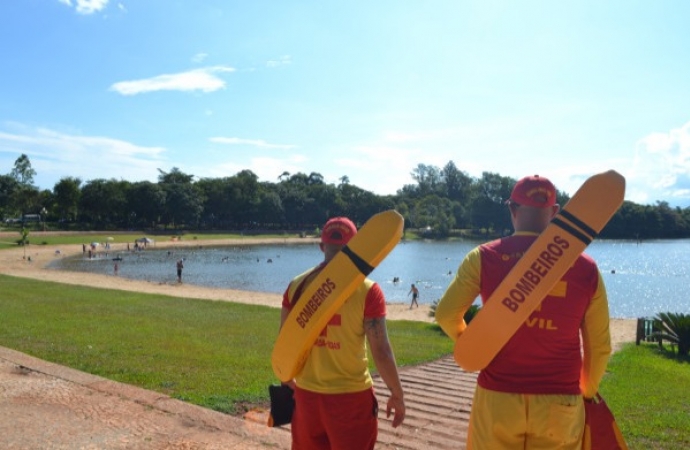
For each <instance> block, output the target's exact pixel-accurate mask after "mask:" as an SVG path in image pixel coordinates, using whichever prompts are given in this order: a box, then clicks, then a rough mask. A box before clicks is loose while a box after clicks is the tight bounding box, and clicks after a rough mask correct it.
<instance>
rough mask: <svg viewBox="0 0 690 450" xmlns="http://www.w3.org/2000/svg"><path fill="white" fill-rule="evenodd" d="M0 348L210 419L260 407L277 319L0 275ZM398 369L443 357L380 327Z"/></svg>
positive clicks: (418, 339) (431, 332)
mask: <svg viewBox="0 0 690 450" xmlns="http://www.w3.org/2000/svg"><path fill="white" fill-rule="evenodd" d="M0 286H2V289H1V290H0V317H2V327H0V345H2V346H5V347H9V348H12V349H15V350H18V351H21V352H24V353H28V354H30V355H33V356H36V357H39V358H42V359H45V360H48V361H52V362H55V363H59V364H62V365H66V366H69V367H72V368H75V369H78V370H82V371H85V372H89V373H92V374H95V375H99V376H102V377H105V378H109V379H112V380H116V381H120V382H123V383H128V384H133V385H136V386H140V387H143V388H146V389H151V390H154V391H158V392H162V393H165V394H167V395H170V396H172V397H175V398H178V399H181V400H185V401H188V402H190V403H195V404H198V405H202V406H205V407H208V408H211V409H215V410H218V411H223V412H228V413H238V412H241V411H237V410H236V405H242V404H244V403H264V402H266V401H267V398H268V395H267V394H268V393H267V386H268V385H269V384H271V383H276V382H277V379H276V378H275V376H274V374H273V370H272V369H271V364H270V355H271V352H272V350H273V344H274V342H275V339H276V337H277V334H278V324H279V321H280V311H279V310H278V309H276V308H269V307H265V306H254V305H244V304H239V303H229V302H220V301H219V302H215V301H208V300H191V299H183V298H176V297H169V296H163V295H151V294H139V293H133V292H123V291H117V290H105V289H96V288H88V287H80V286H67V285H62V284H58V283H51V282H42V281H36V280H27V279H23V278H16V277H9V276H4V275H0ZM389 334H390V338H391V342H392V344H393V347H394V350H395V352H396V356H397V359H398V362H399V363H400V364H418V363H420V362H426V361H431V360H434V359H437V358H439V357H441V356H442V355H447V354H448V353H450V352H451V351H452V342H451V341H450V340H449V339H447V338H445V337H444V336H442V335H441V334H440V333H439V331H438V329H437V328H436V327H434V326H433V325H431V324H426V323H420V322H409V321H399V322H398V321H389Z"/></svg>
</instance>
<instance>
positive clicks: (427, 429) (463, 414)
mask: <svg viewBox="0 0 690 450" xmlns="http://www.w3.org/2000/svg"><path fill="white" fill-rule="evenodd" d="M399 371H400V378H401V381H402V385H403V390H404V391H405V408H406V416H405V422H404V423H403V424H402V425H401V426H400V427H398V428H393V427H391V425H390V423H391V420H390V419H388V418H386V402H387V401H388V388H386V386H385V384H384V383H383V381H382V380H381V379H380V377H378V376H376V377H374V389H375V391H376V397H377V399H378V401H379V437H378V444H377V445H376V448H377V449H391V450H392V449H395V450H430V449H433V450H445V449H453V450H463V449H464V448H465V440H466V438H467V426H468V424H469V417H470V409H471V406H472V396H473V395H474V388H475V386H476V384H477V373H467V372H464V371H463V370H462V369H460V368H459V367H458V366H457V364H456V363H455V361H454V360H453V357H452V356H447V357H445V358H442V359H440V360H437V361H434V362H431V363H427V364H422V365H419V366H414V367H403V368H400V369H399ZM259 420H261V421H263V420H264V419H263V417H262V418H261V419H259ZM280 429H281V430H284V431H285V432H286V433H289V432H290V428H289V426H286V427H281V428H280Z"/></svg>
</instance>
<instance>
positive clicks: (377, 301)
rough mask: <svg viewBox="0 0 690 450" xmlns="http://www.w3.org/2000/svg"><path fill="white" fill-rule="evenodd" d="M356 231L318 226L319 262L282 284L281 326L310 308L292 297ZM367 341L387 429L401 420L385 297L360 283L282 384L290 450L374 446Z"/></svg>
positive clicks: (342, 224)
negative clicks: (289, 405) (287, 390)
mask: <svg viewBox="0 0 690 450" xmlns="http://www.w3.org/2000/svg"><path fill="white" fill-rule="evenodd" d="M356 233H357V228H356V227H355V225H354V224H353V223H352V221H351V220H350V219H347V218H345V217H335V218H332V219H330V220H329V221H328V222H326V225H324V227H323V232H322V233H321V243H320V245H319V247H320V249H321V251H322V252H323V254H324V259H323V262H321V264H319V265H318V266H316V267H315V268H313V269H310V270H308V271H306V272H304V273H303V274H301V275H298V276H297V277H296V278H294V279H293V280H292V281H291V282H290V284H289V285H288V288H287V289H286V290H285V293H284V294H283V304H282V306H283V308H282V310H281V315H280V324H281V327H282V325H283V323H285V321H286V320H287V319H288V315H289V313H290V310H291V309H292V308H293V307H296V308H298V310H299V311H302V309H303V308H310V307H311V306H310V305H311V304H312V303H313V302H314V299H313V298H311V299H310V298H300V294H301V293H302V290H303V289H304V286H306V285H307V284H308V283H310V282H311V281H312V280H314V278H315V277H316V276H317V275H318V273H319V271H320V270H321V269H323V267H324V266H325V265H326V264H327V263H328V262H329V261H330V260H332V259H333V257H334V256H335V255H336V254H338V252H340V250H341V249H342V248H343V247H344V246H345V245H346V244H347V243H348V241H349V240H350V239H351V238H352V237H353V236H354V235H355V234H356ZM331 284H332V282H331V281H330V280H328V281H326V282H324V286H328V289H331V287H330V285H331ZM315 297H316V296H315ZM315 297H314V298H315ZM295 305H296V306H295ZM302 314H304V313H302ZM367 343H368V347H369V350H370V351H371V355H372V357H373V360H374V363H375V365H376V369H377V370H378V373H379V375H380V376H381V379H382V380H383V381H384V382H385V384H386V386H387V387H388V389H389V391H390V396H389V397H388V400H387V404H386V406H385V408H386V413H387V415H388V416H390V415H391V413H394V416H393V419H392V421H391V422H392V423H391V425H392V426H393V427H394V428H395V427H397V426H399V425H400V424H401V423H402V422H403V420H404V419H405V401H404V399H403V389H402V385H401V383H400V376H399V375H398V368H397V365H396V362H395V356H394V355H393V350H392V349H391V345H390V341H389V340H388V332H387V330H386V299H385V297H384V295H383V291H382V290H381V287H380V286H379V285H378V284H377V283H375V282H373V281H372V280H369V279H364V280H363V281H362V282H361V284H360V285H359V286H358V287H357V288H356V289H355V291H354V292H353V293H352V294H351V295H350V297H349V298H348V299H347V301H345V303H344V304H343V305H342V306H341V307H340V309H339V310H338V311H337V312H336V313H335V315H334V316H333V317H332V318H331V320H330V321H329V324H328V325H327V326H326V327H325V328H324V329H323V331H322V332H321V335H320V336H319V337H318V338H317V340H316V342H315V343H314V346H313V347H312V348H311V351H310V353H309V354H308V357H307V359H306V361H305V363H304V367H303V369H302V370H301V371H300V372H299V374H298V375H297V376H296V377H295V379H294V380H292V381H290V382H289V383H285V384H288V385H290V386H292V387H294V389H295V394H294V396H295V411H294V413H293V416H292V425H291V433H292V448H293V449H327V448H328V449H348V450H349V449H353V450H371V449H373V448H374V445H375V444H376V439H377V436H378V404H377V401H376V397H375V395H374V382H373V380H372V377H371V374H370V373H369V368H368V362H367Z"/></svg>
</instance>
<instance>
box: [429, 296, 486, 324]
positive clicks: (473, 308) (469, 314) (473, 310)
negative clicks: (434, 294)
mask: <svg viewBox="0 0 690 450" xmlns="http://www.w3.org/2000/svg"><path fill="white" fill-rule="evenodd" d="M438 302H439V300H434V302H433V303H432V304H431V306H430V308H431V310H430V311H429V317H436V307H437V306H438ZM479 309H480V306H479V305H477V304H473V305H472V306H470V309H468V310H467V311H466V312H465V316H464V319H465V322H467V323H470V322H471V321H472V319H474V316H476V315H477V313H478V312H479Z"/></svg>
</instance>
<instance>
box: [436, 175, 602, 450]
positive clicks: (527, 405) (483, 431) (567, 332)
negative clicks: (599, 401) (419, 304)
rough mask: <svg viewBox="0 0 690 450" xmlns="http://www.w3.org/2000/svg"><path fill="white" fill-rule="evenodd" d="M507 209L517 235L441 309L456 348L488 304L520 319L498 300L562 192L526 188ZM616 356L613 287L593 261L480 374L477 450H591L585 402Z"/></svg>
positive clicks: (463, 280) (564, 282)
mask: <svg viewBox="0 0 690 450" xmlns="http://www.w3.org/2000/svg"><path fill="white" fill-rule="evenodd" d="M506 205H507V209H508V212H509V214H510V219H511V222H512V224H513V228H514V229H515V232H514V233H513V234H512V235H510V236H507V237H503V238H500V239H497V240H494V241H491V242H488V243H485V244H482V245H479V246H477V247H475V248H474V249H473V250H471V251H470V252H469V253H468V254H467V255H466V256H465V258H464V260H463V261H462V263H461V264H460V267H459V268H458V271H457V273H456V275H455V277H454V278H453V281H451V283H450V285H449V286H448V289H447V290H446V292H445V293H444V294H443V296H442V297H441V299H440V300H439V302H438V304H437V306H436V316H435V317H436V322H438V324H439V326H440V327H441V328H442V329H443V331H444V332H445V333H446V334H447V335H448V336H449V337H450V338H451V339H453V340H456V339H457V338H458V336H459V335H460V334H461V333H462V332H463V331H464V330H465V327H466V323H465V321H464V320H463V316H464V314H465V312H466V311H467V310H468V309H469V308H470V306H471V305H472V303H474V301H475V299H476V298H477V296H478V295H479V296H481V299H482V302H486V301H487V300H488V299H491V301H492V302H493V301H497V302H498V301H503V304H504V305H505V306H507V307H508V308H511V310H512V311H515V310H514V309H512V305H511V302H512V300H511V299H512V297H511V298H506V299H503V300H502V299H498V298H497V299H492V298H491V297H492V294H493V293H494V291H495V290H496V289H497V287H498V286H499V285H500V284H501V282H502V281H503V280H504V279H505V277H506V276H507V275H508V273H509V272H510V271H511V269H512V268H513V267H514V266H515V264H516V263H517V262H518V260H520V258H521V257H522V255H523V254H524V253H525V252H526V251H527V250H528V249H529V248H530V246H531V245H532V244H533V242H534V241H535V240H536V239H537V237H538V236H539V234H540V233H541V232H542V231H544V230H545V229H546V228H547V226H548V225H549V223H551V219H553V218H554V216H555V215H556V214H557V213H558V211H559V208H560V207H559V205H558V203H556V188H555V187H554V185H553V184H552V183H551V182H550V181H549V180H548V179H546V178H544V177H540V176H538V175H534V176H529V177H525V178H523V179H521V180H520V181H518V182H517V183H516V184H515V186H514V187H513V191H512V193H511V194H510V198H509V199H508V200H507V201H506ZM556 239H559V238H558V237H557V238H556ZM555 242H557V241H555ZM559 243H560V242H559ZM566 244H567V242H566ZM552 245H553V247H554V249H553V250H549V252H551V251H553V252H554V253H553V254H556V252H558V251H560V247H558V248H555V247H556V244H551V245H549V249H551V248H552ZM546 253H547V252H544V253H542V256H540V257H539V261H540V262H539V263H537V262H535V263H534V264H533V265H532V266H531V270H532V271H533V272H531V273H533V274H537V273H538V274H539V275H542V276H543V274H544V273H545V272H548V270H549V268H550V266H549V265H548V264H552V263H551V262H548V261H552V260H553V259H552V260H549V259H548V258H555V259H557V257H553V254H552V253H548V256H544V254H546ZM543 258H544V259H543ZM535 276H536V275H535ZM537 280H539V277H537ZM522 281H523V279H521V280H520V282H521V283H522ZM535 283H536V282H535ZM514 291H515V292H517V289H514ZM511 292H512V291H511ZM516 297H517V296H516ZM501 325H502V324H500V323H498V324H495V326H496V327H501ZM580 341H582V342H580ZM477 351H481V349H477ZM610 354H611V337H610V331H609V307H608V300H607V296H606V289H605V287H604V281H603V279H602V276H601V273H599V269H598V268H597V265H596V263H595V262H594V260H593V259H592V258H591V257H589V256H587V255H586V254H584V253H583V254H581V255H580V256H579V257H578V259H577V260H576V261H575V263H574V264H573V265H572V266H571V267H570V269H568V271H567V272H566V273H565V274H564V275H563V277H562V278H561V280H560V281H559V284H558V285H556V287H555V288H554V289H553V290H552V291H551V292H550V293H549V295H547V296H546V297H545V298H544V300H542V302H541V304H540V305H539V307H538V308H537V309H536V310H535V311H534V312H533V313H532V314H531V315H530V316H529V319H527V320H526V321H524V322H523V323H522V325H520V328H518V330H517V331H516V332H515V333H514V334H513V335H512V336H511V337H510V339H509V340H508V342H507V343H506V344H505V345H504V346H503V348H502V349H501V351H500V352H499V353H498V354H497V355H496V356H495V357H494V358H493V360H492V361H491V362H490V363H489V364H488V365H487V366H486V367H485V368H483V369H482V370H481V371H480V372H479V377H478V379H477V386H476V388H475V392H474V399H473V400H472V410H471V412H470V424H469V430H468V433H467V448H471V449H474V450H479V449H502V450H511V449H515V450H518V449H519V450H535V449H549V448H554V449H555V448H558V449H561V450H579V449H581V448H582V440H583V435H584V431H585V404H584V399H591V398H592V397H594V396H595V395H596V393H597V391H598V389H599V382H600V381H601V379H602V377H603V376H604V373H605V372H606V365H607V363H608V360H609V355H610ZM583 398H584V399H583Z"/></svg>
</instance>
